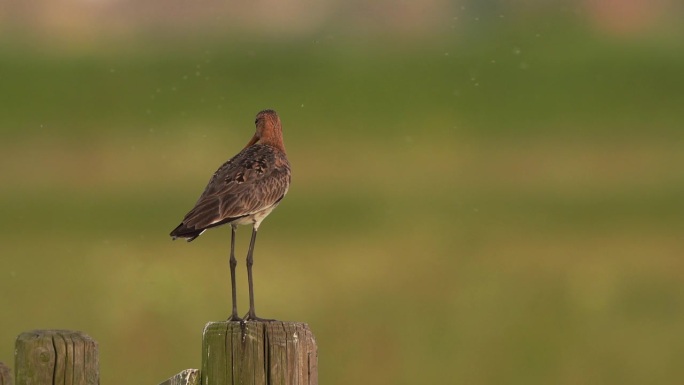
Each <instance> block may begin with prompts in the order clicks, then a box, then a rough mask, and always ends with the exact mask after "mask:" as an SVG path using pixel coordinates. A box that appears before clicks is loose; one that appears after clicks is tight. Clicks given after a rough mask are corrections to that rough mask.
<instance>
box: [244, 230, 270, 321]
mask: <svg viewBox="0 0 684 385" xmlns="http://www.w3.org/2000/svg"><path fill="white" fill-rule="evenodd" d="M256 235H257V229H256V227H255V228H253V229H252V240H251V241H249V250H248V251H247V281H248V282H249V312H248V313H247V315H245V318H244V320H245V321H248V320H249V321H274V320H271V319H264V318H259V317H257V316H256V313H255V311H254V281H253V280H252V265H254V242H255V241H256Z"/></svg>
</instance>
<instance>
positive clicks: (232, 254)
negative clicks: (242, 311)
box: [228, 225, 242, 321]
mask: <svg viewBox="0 0 684 385" xmlns="http://www.w3.org/2000/svg"><path fill="white" fill-rule="evenodd" d="M230 230H231V235H230V288H231V291H232V294H233V310H232V312H231V313H230V317H229V318H228V321H242V319H241V318H240V317H238V314H237V286H236V285H235V266H237V260H236V259H235V226H233V225H231V226H230Z"/></svg>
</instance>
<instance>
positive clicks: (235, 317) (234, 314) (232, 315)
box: [226, 313, 243, 322]
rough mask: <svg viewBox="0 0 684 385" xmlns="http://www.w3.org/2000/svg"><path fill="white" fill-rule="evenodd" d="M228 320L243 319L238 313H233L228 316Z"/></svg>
mask: <svg viewBox="0 0 684 385" xmlns="http://www.w3.org/2000/svg"><path fill="white" fill-rule="evenodd" d="M226 321H228V322H242V321H243V319H242V318H240V317H238V315H237V313H233V314H231V315H230V317H228V319H227V320H226Z"/></svg>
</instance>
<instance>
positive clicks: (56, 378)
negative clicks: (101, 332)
mask: <svg viewBox="0 0 684 385" xmlns="http://www.w3.org/2000/svg"><path fill="white" fill-rule="evenodd" d="M97 354H98V351H97V342H95V341H94V340H93V339H91V338H90V337H88V336H87V335H85V334H84V333H81V332H77V331H69V330H34V331H30V332H25V333H21V334H20V335H19V337H17V341H16V344H15V351H14V359H15V370H16V372H15V375H16V381H17V385H57V384H60V385H99V383H100V373H99V364H98V355H97Z"/></svg>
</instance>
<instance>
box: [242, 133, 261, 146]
mask: <svg viewBox="0 0 684 385" xmlns="http://www.w3.org/2000/svg"><path fill="white" fill-rule="evenodd" d="M258 141H259V138H257V136H256V134H254V136H253V137H252V139H250V140H249V143H247V145H246V146H245V148H247V147H249V146H251V145H253V144H254V143H256V142H258Z"/></svg>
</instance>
